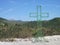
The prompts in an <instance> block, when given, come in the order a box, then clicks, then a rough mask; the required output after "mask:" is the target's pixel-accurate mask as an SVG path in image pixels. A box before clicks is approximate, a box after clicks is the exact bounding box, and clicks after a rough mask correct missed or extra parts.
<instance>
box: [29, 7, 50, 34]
mask: <svg viewBox="0 0 60 45" xmlns="http://www.w3.org/2000/svg"><path fill="white" fill-rule="evenodd" d="M32 14H35V15H36V16H32ZM43 14H47V15H46V16H43ZM30 17H33V18H37V30H41V27H42V18H46V17H49V13H47V12H46V13H42V6H37V12H36V13H35V12H34V13H30ZM38 28H39V29H38ZM40 33H42V32H40ZM38 35H40V34H38ZM42 35H43V34H42Z"/></svg>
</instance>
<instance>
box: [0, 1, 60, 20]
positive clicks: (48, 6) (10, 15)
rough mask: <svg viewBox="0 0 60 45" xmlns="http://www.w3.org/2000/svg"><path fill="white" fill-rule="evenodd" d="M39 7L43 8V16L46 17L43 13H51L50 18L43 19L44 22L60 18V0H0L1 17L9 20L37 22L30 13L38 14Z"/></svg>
mask: <svg viewBox="0 0 60 45" xmlns="http://www.w3.org/2000/svg"><path fill="white" fill-rule="evenodd" d="M37 5H38V6H40V5H41V6H42V9H41V10H42V15H43V16H44V15H46V14H43V13H46V12H48V13H49V17H46V18H42V19H43V20H50V19H53V18H56V17H60V0H0V17H2V18H6V19H8V20H22V21H30V20H36V18H33V17H30V13H36V12H37V8H36V7H37ZM39 10H40V9H39ZM32 15H33V16H36V14H32Z"/></svg>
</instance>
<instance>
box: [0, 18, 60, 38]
mask: <svg viewBox="0 0 60 45" xmlns="http://www.w3.org/2000/svg"><path fill="white" fill-rule="evenodd" d="M39 25H40V24H39ZM39 25H38V26H39ZM41 26H42V27H38V28H37V21H27V22H24V21H20V20H18V21H17V20H13V21H12V20H7V19H4V18H0V38H27V37H35V36H46V35H60V18H54V19H52V20H48V21H42V22H41ZM38 29H39V30H38ZM41 32H42V33H41Z"/></svg>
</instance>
